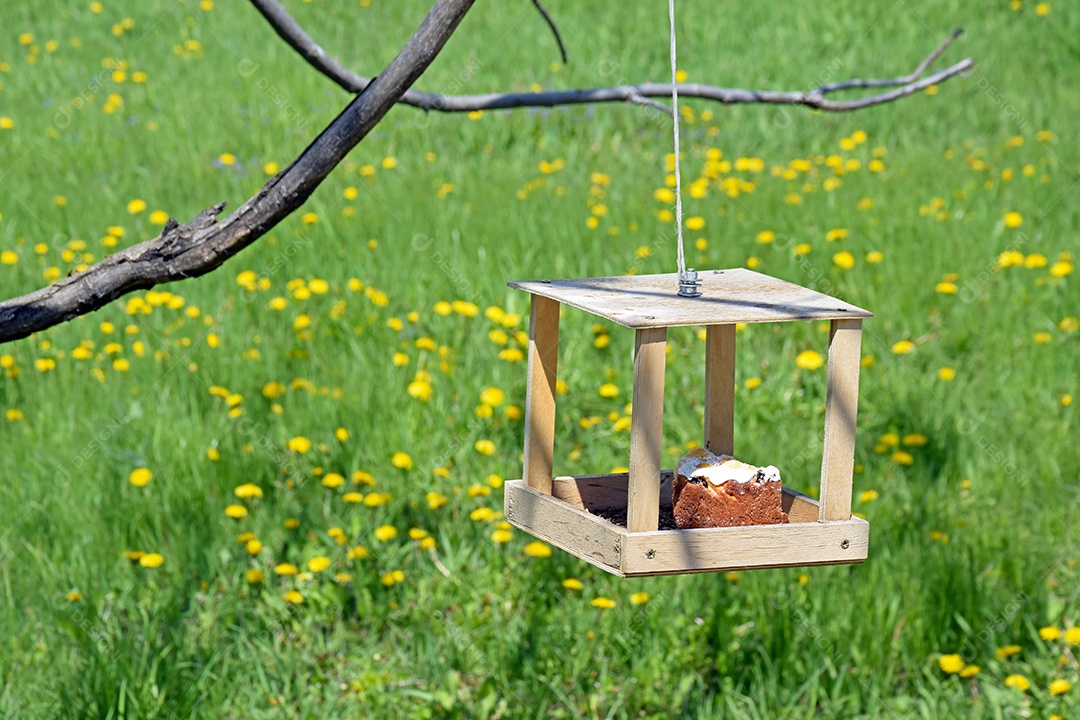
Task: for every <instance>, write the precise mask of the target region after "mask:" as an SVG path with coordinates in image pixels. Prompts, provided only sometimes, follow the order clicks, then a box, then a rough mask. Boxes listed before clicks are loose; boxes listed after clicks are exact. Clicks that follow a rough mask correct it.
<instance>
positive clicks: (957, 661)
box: [938, 654, 964, 675]
mask: <svg viewBox="0 0 1080 720" xmlns="http://www.w3.org/2000/svg"><path fill="white" fill-rule="evenodd" d="M938 666H939V667H940V668H941V671H942V672H944V673H948V674H950V675H955V674H956V673H958V672H960V671H961V670H962V669H963V667H964V661H963V660H962V659H961V658H960V656H959V655H956V654H953V655H942V656H941V657H940V658H938Z"/></svg>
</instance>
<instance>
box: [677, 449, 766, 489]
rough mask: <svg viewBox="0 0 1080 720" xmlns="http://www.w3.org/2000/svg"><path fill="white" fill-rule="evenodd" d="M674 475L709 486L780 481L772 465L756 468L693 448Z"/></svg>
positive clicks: (681, 461) (727, 456)
mask: <svg viewBox="0 0 1080 720" xmlns="http://www.w3.org/2000/svg"><path fill="white" fill-rule="evenodd" d="M676 473H677V474H678V475H681V476H682V477H684V478H687V479H694V478H701V479H703V480H706V481H708V483H709V484H710V485H722V484H723V483H726V482H729V481H730V482H737V483H748V482H754V481H758V482H772V481H778V482H779V481H780V471H779V470H777V469H776V467H775V466H773V465H769V466H767V467H758V466H756V465H750V464H748V463H744V462H739V461H738V460H736V459H735V458H733V457H731V456H730V455H715V454H713V453H711V452H709V451H708V450H706V449H705V448H694V449H693V450H691V451H690V452H688V453H687V454H686V455H683V456H682V458H680V459H679V465H678V468H677V470H676Z"/></svg>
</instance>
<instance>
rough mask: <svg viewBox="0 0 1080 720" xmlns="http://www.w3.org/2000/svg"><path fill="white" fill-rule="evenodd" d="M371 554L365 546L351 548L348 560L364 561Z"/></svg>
mask: <svg viewBox="0 0 1080 720" xmlns="http://www.w3.org/2000/svg"><path fill="white" fill-rule="evenodd" d="M370 554H371V553H370V552H368V549H367V548H366V547H364V546H363V545H357V546H356V547H351V548H349V552H348V558H349V559H350V560H363V559H364V558H366V557H367V556H368V555H370Z"/></svg>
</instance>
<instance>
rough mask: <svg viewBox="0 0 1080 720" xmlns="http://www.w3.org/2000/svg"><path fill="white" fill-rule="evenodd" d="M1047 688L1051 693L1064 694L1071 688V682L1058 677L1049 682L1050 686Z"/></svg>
mask: <svg viewBox="0 0 1080 720" xmlns="http://www.w3.org/2000/svg"><path fill="white" fill-rule="evenodd" d="M1047 689H1048V690H1050V694H1051V695H1064V694H1065V693H1067V692H1069V690H1071V689H1072V683H1071V682H1069V681H1068V680H1062V679H1061V678H1058V679H1057V680H1055V681H1054V682H1052V683H1050V687H1049V688H1047Z"/></svg>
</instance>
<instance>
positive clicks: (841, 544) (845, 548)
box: [840, 540, 851, 550]
mask: <svg viewBox="0 0 1080 720" xmlns="http://www.w3.org/2000/svg"><path fill="white" fill-rule="evenodd" d="M850 544H851V543H849V542H848V541H847V540H841V541H840V547H842V548H843V549H844V550H847V549H848V545H850Z"/></svg>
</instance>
